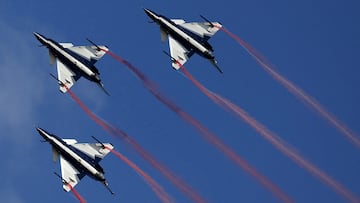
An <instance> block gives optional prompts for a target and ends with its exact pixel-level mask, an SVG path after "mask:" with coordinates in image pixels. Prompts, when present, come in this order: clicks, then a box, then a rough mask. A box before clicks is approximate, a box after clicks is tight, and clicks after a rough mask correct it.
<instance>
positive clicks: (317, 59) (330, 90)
mask: <svg viewBox="0 0 360 203" xmlns="http://www.w3.org/2000/svg"><path fill="white" fill-rule="evenodd" d="M143 8H149V9H151V10H153V11H155V12H157V13H160V14H163V15H166V16H167V17H169V18H182V19H185V20H186V21H201V18H200V17H199V14H202V15H204V16H206V17H207V18H209V19H211V20H213V21H219V22H221V23H222V24H223V25H224V26H225V27H226V28H227V29H229V30H230V31H232V32H234V33H235V34H237V35H239V36H240V37H241V38H242V39H244V40H245V41H247V42H248V43H249V44H251V45H252V46H253V47H255V48H256V49H257V50H259V51H260V52H261V53H262V54H263V55H264V56H266V58H267V59H268V60H269V61H271V62H272V63H273V64H274V65H275V66H276V68H277V70H278V71H279V72H280V73H282V74H283V75H285V76H286V77H287V78H289V79H290V80H291V81H293V82H295V83H296V84H298V85H299V86H300V87H302V88H303V89H304V90H305V91H306V92H308V93H309V94H310V95H312V96H313V97H315V98H316V99H317V100H318V101H319V102H320V103H322V104H323V105H324V106H325V107H326V108H327V109H328V110H330V111H331V112H333V113H334V114H335V115H337V116H338V118H340V119H341V120H342V121H343V122H345V123H346V124H347V125H348V126H349V127H350V128H351V129H353V130H354V132H356V133H357V134H360V127H359V126H360V125H359V123H360V106H359V103H360V93H359V90H358V88H359V87H360V80H359V79H358V78H359V63H358V58H359V53H360V40H359V36H360V27H359V24H360V13H359V12H358V11H359V10H360V3H359V2H358V1H355V0H347V1H340V0H328V1H324V0H319V1H311V0H303V1H301V2H295V3H294V2H285V1H278V0H276V1H271V2H270V1H265V0H256V1H190V0H183V1H167V2H160V1H154V2H149V1H140V0H136V1H125V2H124V1H122V2H121V1H106V2H97V3H95V4H94V3H91V2H89V1H81V2H80V1H68V0H64V1H56V2H55V1H42V0H39V1H31V2H30V1H17V0H14V1H6V0H5V1H3V2H2V3H1V7H0V39H1V44H0V70H1V74H0V81H1V82H2V85H1V86H0V89H1V95H0V104H1V105H0V109H1V110H0V132H1V135H0V142H1V143H2V146H1V150H0V151H1V153H2V157H3V158H2V161H3V162H2V164H1V167H0V174H1V175H0V177H1V183H0V202H8V203H27V202H53V203H58V202H77V200H76V199H75V198H74V197H73V195H72V194H71V193H65V192H63V190H62V187H61V182H60V180H59V179H58V178H57V177H56V176H54V175H53V172H54V171H57V172H59V173H60V167H59V163H57V164H54V163H53V162H52V158H51V148H50V145H49V144H47V143H41V142H40V136H39V135H38V134H37V132H36V131H35V126H41V127H42V128H44V129H47V130H48V131H50V132H52V133H54V134H56V135H58V136H60V137H64V138H75V139H77V140H78V141H80V142H93V140H92V139H91V136H95V137H97V138H99V139H100V140H102V141H104V142H112V143H113V144H114V146H115V148H116V149H117V150H118V151H120V152H122V153H123V154H125V155H126V156H128V157H129V158H130V159H131V160H132V161H134V162H135V163H136V164H138V165H139V166H140V167H141V168H142V169H144V170H145V171H146V172H147V173H149V174H150V175H151V176H152V177H153V178H154V179H156V180H157V181H158V182H159V183H160V184H161V185H162V186H163V187H164V188H165V190H166V191H167V192H168V193H170V194H171V196H173V197H174V199H175V200H176V202H190V200H189V199H188V198H187V197H185V196H184V195H183V194H182V193H180V192H179V191H178V190H177V189H176V188H175V187H174V186H173V185H172V184H170V183H169V182H168V181H167V180H166V179H165V178H164V177H163V176H162V175H161V174H160V173H159V172H158V171H156V170H155V169H153V168H152V167H151V166H150V165H149V164H148V163H147V162H145V161H144V160H143V159H141V158H140V157H139V156H138V155H137V154H136V152H134V150H132V149H131V148H130V147H128V146H127V145H125V144H124V143H123V142H121V141H119V140H118V139H114V138H113V137H112V136H110V135H109V134H107V132H105V131H103V130H102V129H101V128H100V127H99V126H97V125H96V124H95V123H94V122H93V121H92V120H91V119H90V118H88V117H87V116H86V114H85V113H84V112H83V111H82V110H81V109H80V108H79V107H78V106H77V104H76V103H75V102H74V101H73V100H72V99H71V98H70V97H69V95H66V94H62V93H60V92H59V90H58V86H57V83H56V81H54V80H53V79H52V78H51V77H50V76H49V73H56V69H55V67H51V66H50V65H49V57H48V53H47V50H46V48H44V47H40V48H39V47H38V45H39V43H38V41H37V40H36V39H35V38H34V36H33V34H32V32H34V31H36V32H39V33H41V34H43V35H45V36H47V37H50V38H52V39H54V40H57V41H59V42H72V43H73V44H75V45H88V42H87V41H86V40H85V38H90V39H92V40H93V41H95V42H97V43H99V44H104V45H107V46H108V47H109V48H110V50H112V51H113V52H115V53H117V54H118V55H120V56H121V57H123V58H125V59H126V60H128V61H130V62H131V63H132V64H133V65H135V66H137V67H138V68H139V69H141V70H142V71H143V72H144V73H146V75H148V76H149V77H150V78H151V79H152V80H153V81H155V82H156V83H157V84H158V85H159V87H160V88H161V90H162V92H163V93H164V95H166V96H167V97H168V98H170V99H171V100H172V101H174V102H176V103H177V104H178V105H179V106H181V107H182V108H183V109H184V110H185V111H187V112H188V113H190V114H191V115H193V116H194V117H195V118H197V119H198V120H199V121H201V122H202V123H203V124H204V125H205V126H207V127H208V128H209V129H210V130H211V131H212V132H214V133H215V134H217V135H218V136H219V137H220V138H221V139H222V140H223V141H224V142H226V143H227V144H228V145H229V146H231V148H232V149H233V150H234V151H236V152H237V153H238V154H239V155H241V156H242V157H244V158H245V159H246V160H247V161H248V162H249V163H250V164H252V165H253V166H254V167H256V168H257V169H258V171H260V172H261V173H262V174H264V175H265V176H266V177H268V178H269V179H270V180H271V181H273V182H274V183H275V184H277V185H278V186H279V187H280V188H282V189H283V190H284V191H285V192H286V193H287V194H288V195H290V196H291V197H292V198H293V199H294V200H296V201H297V202H344V200H343V199H342V198H341V197H340V196H338V195H337V194H336V193H334V192H333V191H332V190H331V189H329V188H328V187H327V186H325V185H324V184H322V183H321V182H319V181H318V180H317V179H315V178H314V177H313V176H312V175H310V174H309V173H308V172H306V171H305V170H303V169H302V168H300V167H299V166H297V165H296V164H294V163H293V162H292V161H290V160H289V159H288V158H287V157H285V156H284V155H283V154H281V153H280V152H278V151H277V150H276V149H274V148H273V147H272V145H270V144H269V143H268V142H266V141H265V140H264V139H262V138H261V137H260V136H259V135H258V134H257V133H256V132H255V131H254V130H253V129H252V128H250V127H249V126H248V125H247V124H245V123H244V122H242V121H241V120H240V119H238V118H236V117H235V116H233V115H232V114H230V113H228V112H225V111H223V110H222V109H221V108H219V107H218V106H216V105H215V104H214V103H213V102H212V101H210V100H209V99H208V98H207V97H206V96H204V95H203V94H202V93H201V92H200V91H199V90H198V89H196V88H195V87H194V86H193V85H192V84H191V83H190V81H188V80H187V79H186V78H184V77H183V76H182V75H181V74H177V73H176V72H175V71H174V70H173V69H172V68H171V65H170V60H169V58H168V57H167V56H165V55H164V54H163V53H162V50H168V44H167V42H166V43H161V41H160V33H159V27H158V26H157V25H156V24H150V23H148V21H149V18H148V16H146V15H145V13H144V12H143ZM210 43H211V44H212V45H213V47H214V50H215V56H216V58H217V60H218V62H219V66H220V67H221V68H222V69H223V71H224V74H223V75H220V74H219V73H218V72H217V71H216V70H215V69H214V68H213V67H212V65H211V64H210V63H209V62H208V61H206V60H204V59H203V58H201V57H199V56H198V55H194V56H193V57H192V58H191V60H190V61H188V63H186V64H185V67H186V68H187V69H188V70H189V71H190V72H191V73H192V74H193V75H194V76H195V77H196V78H197V79H198V80H199V81H201V82H202V83H203V84H204V85H205V86H207V87H208V88H209V89H211V90H212V91H215V92H217V93H219V94H221V95H223V96H224V97H226V98H228V99H230V100H232V101H233V102H234V103H236V104H237V105H239V106H240V107H242V108H244V109H246V110H247V111H248V112H249V113H250V114H251V115H252V116H253V117H255V118H256V119H257V120H259V121H260V122H262V123H263V124H264V125H265V126H267V127H268V128H269V129H271V130H273V131H274V132H276V133H277V134H278V135H279V136H280V137H281V138H282V139H284V140H286V141H287V142H289V143H291V145H292V146H293V147H295V148H296V149H297V151H298V152H299V153H300V154H302V155H303V156H304V157H306V158H308V159H309V160H311V161H312V162H313V163H315V164H316V165H317V166H318V167H319V168H321V169H322V170H324V171H326V172H327V173H328V174H329V175H331V176H332V177H333V178H334V179H336V180H338V181H339V182H341V183H342V184H343V185H345V186H346V187H347V188H348V189H350V190H351V191H352V192H353V193H354V194H356V195H357V196H360V183H359V182H360V175H359V171H360V158H359V157H360V156H359V155H360V152H359V149H357V148H356V147H354V146H353V145H351V144H350V143H349V142H348V140H346V139H345V138H343V137H342V135H341V134H340V133H339V132H337V131H336V130H335V129H334V128H333V127H332V126H331V125H329V124H328V123H327V122H326V121H324V120H323V119H322V118H321V117H320V116H318V115H317V114H315V113H314V112H313V111H312V110H309V109H308V108H307V107H306V106H305V105H303V104H302V103H301V102H300V101H298V99H296V98H295V97H294V96H292V95H291V94H289V93H288V92H287V91H286V90H285V89H284V88H283V87H282V86H281V85H280V84H278V83H277V82H276V81H274V80H273V79H272V78H271V77H270V76H269V75H267V73H265V72H264V71H263V70H262V69H261V68H260V67H259V66H258V65H257V64H256V63H255V61H254V60H253V59H252V58H251V57H250V56H249V55H248V54H246V52H245V51H244V49H242V48H241V47H240V46H239V45H238V44H237V43H236V42H235V41H233V40H232V39H231V38H229V37H228V36H227V35H225V34H224V33H222V32H218V33H217V34H216V35H215V36H214V37H213V38H212V39H210ZM97 67H98V69H99V70H100V72H101V77H102V80H103V83H104V85H105V87H106V89H107V90H108V91H109V92H110V94H111V96H110V97H108V96H106V95H105V94H104V93H103V92H102V91H101V90H100V89H99V88H98V87H97V86H96V85H95V84H94V83H91V82H89V81H87V80H85V79H80V80H79V82H78V83H76V84H75V85H74V86H73V88H72V90H73V92H74V93H75V94H76V95H78V96H79V97H80V98H81V99H82V101H83V102H84V103H85V104H86V105H87V106H88V107H89V108H90V109H91V110H92V111H94V112H95V113H96V114H97V115H98V116H100V117H101V118H103V119H105V120H107V121H109V122H111V123H112V124H114V125H115V126H117V127H118V128H120V129H123V130H125V131H126V132H127V133H128V134H129V135H131V136H132V137H133V138H134V139H136V140H137V141H138V142H139V143H140V144H141V145H142V146H143V147H144V148H145V149H147V150H148V151H149V152H151V153H152V154H153V155H154V157H156V158H157V159H158V160H160V161H161V162H162V163H164V165H166V166H167V167H168V168H170V169H171V170H172V171H173V172H175V173H176V174H178V175H179V176H180V177H182V178H183V179H184V180H185V181H186V182H187V183H188V184H189V185H191V186H193V187H194V188H195V189H196V191H198V192H199V193H200V194H201V195H202V196H204V197H205V198H206V199H207V200H209V202H214V203H215V202H226V203H227V202H277V201H278V200H277V199H276V198H275V197H274V196H273V195H272V194H271V193H270V192H269V191H268V190H266V189H265V188H263V187H262V186H261V185H260V184H258V182H256V181H255V180H254V179H253V178H252V177H251V176H250V175H248V174H247V173H245V172H244V171H243V170H241V169H239V168H238V167H237V166H236V165H235V164H233V163H232V162H231V161H230V160H229V159H228V158H227V157H225V156H224V155H223V154H221V153H220V152H218V150H216V149H215V148H214V147H212V146H211V145H209V144H208V143H206V142H204V140H203V139H202V138H201V137H200V136H199V134H198V132H197V131H196V130H194V128H193V127H192V126H190V125H188V124H187V123H186V122H184V121H183V120H182V119H181V118H179V117H178V116H177V115H176V114H174V113H173V112H172V111H170V110H169V109H168V108H166V107H165V106H163V105H162V104H161V103H160V102H159V101H158V100H156V99H155V98H154V97H153V96H152V95H151V94H150V93H149V92H148V91H147V90H146V89H144V88H143V86H142V84H141V83H140V81H139V80H138V79H137V78H136V77H135V76H134V75H133V74H132V73H131V72H129V71H128V70H127V69H126V68H125V66H124V65H122V64H119V63H118V62H116V61H115V60H113V59H112V58H111V57H110V56H105V57H104V58H103V59H102V60H101V61H99V62H98V63H97ZM101 163H102V166H103V167H104V169H105V171H106V174H105V175H106V177H107V179H108V181H109V183H110V186H111V188H112V189H113V190H114V192H115V193H116V196H111V195H110V194H109V193H108V191H107V190H106V189H105V188H104V187H103V186H102V185H101V184H100V183H98V182H96V181H94V180H92V179H90V178H88V177H86V178H84V179H83V181H81V182H80V183H79V185H77V187H76V189H77V190H78V191H79V192H80V194H82V195H83V197H84V198H85V199H86V200H87V201H88V202H100V201H101V202H109V203H110V202H159V200H158V198H157V197H156V196H155V195H154V193H153V192H152V191H151V189H150V188H149V187H148V185H146V184H145V183H144V181H143V180H142V179H141V178H140V176H138V175H137V174H136V173H135V172H134V171H132V169H130V168H129V167H128V166H127V165H125V164H124V163H122V162H121V161H120V160H118V159H117V158H116V157H115V156H112V155H109V156H107V157H106V158H105V159H104V160H103V161H102V162H101Z"/></svg>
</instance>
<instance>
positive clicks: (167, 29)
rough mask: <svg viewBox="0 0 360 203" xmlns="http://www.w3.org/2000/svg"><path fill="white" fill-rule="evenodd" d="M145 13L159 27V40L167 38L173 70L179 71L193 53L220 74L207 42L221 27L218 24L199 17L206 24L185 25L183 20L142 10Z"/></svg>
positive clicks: (211, 49) (193, 23) (192, 23)
mask: <svg viewBox="0 0 360 203" xmlns="http://www.w3.org/2000/svg"><path fill="white" fill-rule="evenodd" d="M144 11H145V13H146V14H147V15H148V16H149V17H150V18H151V19H152V20H153V21H154V22H156V23H157V24H159V25H160V33H161V40H162V41H165V40H166V38H167V37H168V38H169V47H170V56H171V58H172V66H173V68H174V69H175V70H178V69H180V67H181V66H180V65H179V64H178V63H180V64H181V65H183V64H184V63H185V62H186V61H187V60H188V59H189V58H190V57H191V56H192V55H193V54H194V53H198V54H199V55H201V56H203V57H205V58H207V59H209V60H210V62H211V63H212V64H213V65H214V66H215V67H216V68H217V70H218V71H219V72H220V73H222V70H221V69H220V68H219V67H218V65H217V62H216V60H215V56H214V55H213V51H214V50H213V48H212V46H211V45H210V44H209V43H208V40H209V39H210V38H211V37H212V36H213V35H214V34H215V33H216V32H217V31H218V30H219V28H221V27H222V25H221V24H220V23H218V22H210V21H209V20H207V19H206V18H204V17H203V16H201V17H202V18H203V19H204V20H205V21H206V22H202V23H200V22H191V23H186V22H185V21H184V20H183V19H169V18H167V17H165V16H162V15H158V14H156V13H155V12H153V11H151V10H149V9H144Z"/></svg>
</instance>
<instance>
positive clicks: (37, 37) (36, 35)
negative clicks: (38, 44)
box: [33, 32, 40, 40]
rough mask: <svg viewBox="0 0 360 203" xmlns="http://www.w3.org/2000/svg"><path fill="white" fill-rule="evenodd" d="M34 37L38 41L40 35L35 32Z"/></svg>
mask: <svg viewBox="0 0 360 203" xmlns="http://www.w3.org/2000/svg"><path fill="white" fill-rule="evenodd" d="M33 34H34V36H35V37H36V39H38V40H40V34H39V33H37V32H33Z"/></svg>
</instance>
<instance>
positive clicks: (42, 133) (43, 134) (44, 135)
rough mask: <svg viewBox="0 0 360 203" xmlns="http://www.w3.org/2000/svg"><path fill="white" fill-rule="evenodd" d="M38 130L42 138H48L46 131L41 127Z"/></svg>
mask: <svg viewBox="0 0 360 203" xmlns="http://www.w3.org/2000/svg"><path fill="white" fill-rule="evenodd" d="M36 130H37V131H38V133H39V134H40V135H41V137H43V138H44V139H46V138H47V136H46V132H45V130H43V129H42V128H39V127H37V128H36Z"/></svg>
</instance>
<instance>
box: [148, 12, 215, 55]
mask: <svg viewBox="0 0 360 203" xmlns="http://www.w3.org/2000/svg"><path fill="white" fill-rule="evenodd" d="M145 12H146V14H147V15H148V16H149V17H150V18H151V19H152V20H154V21H155V22H156V23H158V24H159V25H160V28H161V29H163V30H164V31H166V32H167V34H169V35H171V36H172V37H173V38H174V39H175V40H176V41H178V42H179V43H180V44H181V45H183V46H184V47H185V48H186V49H188V50H194V51H195V52H196V53H198V54H199V55H201V56H203V57H205V58H207V59H210V60H214V58H215V57H214V55H213V53H212V51H213V49H212V47H211V46H210V44H209V43H208V42H207V41H206V40H202V38H201V37H200V36H198V35H196V34H194V33H192V32H190V31H188V30H187V29H185V28H183V27H181V26H180V25H176V24H175V23H174V22H173V21H171V20H170V19H169V18H167V17H165V16H162V15H157V14H156V13H154V12H153V11H150V10H148V9H145Z"/></svg>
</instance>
